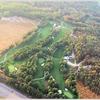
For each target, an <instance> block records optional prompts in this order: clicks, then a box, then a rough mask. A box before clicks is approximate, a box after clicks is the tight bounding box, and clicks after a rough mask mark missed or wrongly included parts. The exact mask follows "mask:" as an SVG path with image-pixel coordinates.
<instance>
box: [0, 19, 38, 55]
mask: <svg viewBox="0 0 100 100" xmlns="http://www.w3.org/2000/svg"><path fill="white" fill-rule="evenodd" d="M36 28H37V24H36V22H35V21H31V20H26V19H25V22H23V21H19V22H16V21H9V20H0V53H1V52H2V51H3V50H5V49H7V48H9V46H10V45H12V44H13V45H14V44H15V43H17V42H19V41H20V42H21V41H22V39H23V37H24V36H25V35H26V34H27V33H28V32H30V31H34V30H35V29H36Z"/></svg>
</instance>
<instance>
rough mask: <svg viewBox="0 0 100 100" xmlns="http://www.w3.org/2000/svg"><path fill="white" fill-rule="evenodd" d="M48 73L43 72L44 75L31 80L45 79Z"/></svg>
mask: <svg viewBox="0 0 100 100" xmlns="http://www.w3.org/2000/svg"><path fill="white" fill-rule="evenodd" d="M48 74H49V73H44V76H43V77H42V78H36V79H34V80H33V82H34V81H39V80H43V79H45V78H46V76H47V75H48Z"/></svg>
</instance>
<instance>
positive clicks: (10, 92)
mask: <svg viewBox="0 0 100 100" xmlns="http://www.w3.org/2000/svg"><path fill="white" fill-rule="evenodd" d="M1 98H4V99H13V98H14V100H16V99H17V100H18V99H27V100H28V98H27V97H26V96H24V95H23V94H21V93H19V92H18V91H16V90H14V89H12V88H11V87H9V86H7V85H5V84H3V83H0V99H1Z"/></svg>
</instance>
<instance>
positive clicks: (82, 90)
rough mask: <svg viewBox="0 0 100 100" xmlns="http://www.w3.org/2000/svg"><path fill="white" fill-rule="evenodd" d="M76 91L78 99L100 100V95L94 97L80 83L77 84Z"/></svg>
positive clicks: (93, 94)
mask: <svg viewBox="0 0 100 100" xmlns="http://www.w3.org/2000/svg"><path fill="white" fill-rule="evenodd" d="M77 90H78V92H79V96H80V99H100V95H96V94H95V93H93V92H92V91H90V89H89V88H88V87H85V86H84V85H83V84H82V83H81V82H77Z"/></svg>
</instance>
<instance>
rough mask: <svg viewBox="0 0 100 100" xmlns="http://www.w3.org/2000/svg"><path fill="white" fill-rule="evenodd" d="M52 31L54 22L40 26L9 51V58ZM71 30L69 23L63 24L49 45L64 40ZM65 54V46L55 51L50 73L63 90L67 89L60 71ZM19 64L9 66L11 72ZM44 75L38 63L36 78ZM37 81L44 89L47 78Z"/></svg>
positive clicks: (43, 38)
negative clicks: (30, 35) (34, 32)
mask: <svg viewBox="0 0 100 100" xmlns="http://www.w3.org/2000/svg"><path fill="white" fill-rule="evenodd" d="M51 31H52V24H50V23H49V24H47V25H46V26H44V27H41V28H39V30H37V33H36V34H34V35H33V36H32V37H30V38H29V39H28V40H26V41H24V42H23V43H21V44H20V45H18V46H17V47H16V48H12V49H11V50H10V51H9V53H8V56H7V59H8V58H10V57H11V55H13V53H14V52H15V51H16V50H19V49H20V48H24V47H26V46H28V45H32V46H33V47H34V44H35V43H37V42H39V41H40V40H45V38H47V37H48V36H49V35H50V34H51ZM71 32H72V29H71V27H70V26H68V25H67V24H65V25H61V29H60V32H59V34H58V35H57V36H56V37H55V38H54V40H53V43H52V44H51V45H50V46H49V47H52V46H53V45H54V44H55V43H56V42H57V41H60V40H62V39H63V38H64V36H65V35H66V34H67V33H71ZM63 56H64V48H62V49H58V50H56V51H55V53H54V55H53V63H54V65H53V69H52V71H51V73H50V74H51V75H52V76H53V77H54V78H55V80H56V82H57V83H58V85H59V87H60V89H61V90H64V89H65V84H64V78H63V73H61V72H60V61H61V59H62V57H63ZM11 60H12V59H11ZM38 62H39V61H38ZM13 63H14V62H13ZM17 64H18V63H17V62H15V65H10V66H9V70H10V72H12V71H13V70H15V69H14V66H16V65H17ZM20 64H21V62H20ZM43 76H44V73H43V68H42V67H41V64H39V63H38V69H37V72H36V75H35V78H41V77H43ZM36 82H37V83H38V84H39V87H40V88H41V89H43V90H44V88H45V80H39V81H36Z"/></svg>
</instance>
